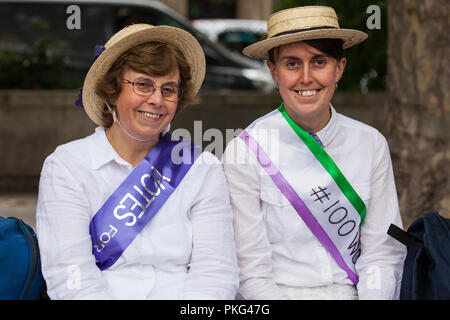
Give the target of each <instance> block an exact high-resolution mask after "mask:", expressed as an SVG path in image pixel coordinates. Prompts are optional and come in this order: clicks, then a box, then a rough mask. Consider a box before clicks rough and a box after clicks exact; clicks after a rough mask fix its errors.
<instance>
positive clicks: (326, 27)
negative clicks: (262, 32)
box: [270, 26, 337, 38]
mask: <svg viewBox="0 0 450 320" xmlns="http://www.w3.org/2000/svg"><path fill="white" fill-rule="evenodd" d="M320 29H337V28H336V27H330V26H323V27H312V28H308V29H297V30H290V31H284V32H280V33H277V34H276V35H274V36H272V37H270V38H275V37H279V36H284V35H287V34H292V33H298V32H305V31H312V30H320Z"/></svg>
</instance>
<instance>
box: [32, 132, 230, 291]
mask: <svg viewBox="0 0 450 320" xmlns="http://www.w3.org/2000/svg"><path fill="white" fill-rule="evenodd" d="M132 170H133V167H132V166H131V165H130V164H129V163H127V162H126V161H124V160H123V159H122V158H121V157H120V156H119V155H118V154H117V153H116V152H115V150H114V149H113V147H112V146H111V144H110V143H109V142H108V140H107V138H106V134H105V131H104V128H102V127H98V128H97V129H96V130H95V133H94V134H92V135H90V136H88V137H86V138H84V139H80V140H76V141H72V142H69V143H67V144H64V145H62V146H59V147H58V148H57V149H56V150H55V152H54V153H53V154H51V155H50V156H49V157H48V158H47V159H46V160H45V162H44V166H43V169H42V173H41V180H40V186H39V195H38V204H37V211H36V225H37V234H38V239H39V246H40V252H41V259H42V271H43V274H44V278H45V280H46V283H47V292H48V295H49V297H50V298H51V299H234V298H235V294H236V292H237V288H238V268H237V261H236V252H235V243H234V238H233V224H232V212H231V207H230V203H229V194H228V190H227V185H226V180H225V176H224V173H223V170H222V166H221V164H220V162H219V161H218V160H217V158H216V157H215V156H214V155H212V154H211V153H208V152H203V153H202V154H201V155H200V157H199V158H198V159H197V160H196V161H195V162H194V164H193V165H192V167H191V169H190V170H189V171H188V173H187V174H186V176H185V177H184V179H183V180H182V181H181V183H180V184H179V186H178V188H177V189H176V190H175V191H174V193H173V194H172V195H171V197H170V198H169V199H168V200H167V202H166V203H165V204H164V205H163V206H162V208H161V209H160V210H159V212H158V213H157V214H156V215H155V217H154V218H153V219H152V220H151V221H150V222H149V223H148V225H147V226H146V227H145V228H144V229H143V230H142V231H141V232H140V233H139V235H138V236H137V237H136V238H135V239H134V241H133V242H132V243H131V244H130V246H129V247H128V248H127V249H126V250H125V251H124V253H123V254H122V256H121V257H120V258H119V259H118V260H117V261H116V263H115V264H114V265H113V266H111V267H110V268H109V269H106V270H104V271H100V270H99V268H98V267H97V266H96V264H95V257H94V255H93V254H92V243H91V237H90V234H89V222H90V220H91V219H92V217H93V216H94V214H95V213H96V212H97V211H98V209H99V208H100V207H101V206H102V205H103V203H104V202H105V201H106V200H107V199H108V198H109V196H110V195H111V194H112V192H114V190H115V189H116V188H117V187H118V186H119V185H120V183H122V181H123V180H124V179H125V178H126V177H127V176H128V175H129V174H130V172H131V171H132Z"/></svg>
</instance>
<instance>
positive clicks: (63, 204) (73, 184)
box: [36, 155, 112, 299]
mask: <svg viewBox="0 0 450 320" xmlns="http://www.w3.org/2000/svg"><path fill="white" fill-rule="evenodd" d="M82 190H83V189H82V188H81V186H80V183H79V182H78V181H77V180H76V178H75V177H74V176H73V175H72V174H71V172H70V170H69V168H66V166H64V165H63V164H62V163H61V161H58V159H57V157H55V156H54V155H52V156H49V157H48V158H47V159H46V160H45V162H44V166H43V168H42V172H41V179H40V182H39V195H38V203H37V211H36V227H37V228H36V230H37V235H38V240H39V248H40V255H41V261H42V272H43V275H44V278H45V281H46V284H47V294H48V296H49V297H50V298H51V299H112V297H111V296H110V294H109V292H110V291H109V288H108V284H107V282H106V281H105V280H104V279H103V278H102V272H101V271H100V270H99V269H98V267H97V266H96V264H95V257H94V255H93V254H92V242H91V236H90V234H89V222H90V219H91V214H90V212H91V208H90V207H89V203H88V201H87V199H86V197H85V195H84V194H83V192H82Z"/></svg>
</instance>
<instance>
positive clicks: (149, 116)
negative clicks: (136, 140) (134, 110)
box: [139, 111, 161, 119]
mask: <svg viewBox="0 0 450 320" xmlns="http://www.w3.org/2000/svg"><path fill="white" fill-rule="evenodd" d="M139 112H140V113H141V114H142V115H144V116H145V117H147V118H152V119H158V118H159V117H161V115H160V114H154V113H150V112H145V111H139Z"/></svg>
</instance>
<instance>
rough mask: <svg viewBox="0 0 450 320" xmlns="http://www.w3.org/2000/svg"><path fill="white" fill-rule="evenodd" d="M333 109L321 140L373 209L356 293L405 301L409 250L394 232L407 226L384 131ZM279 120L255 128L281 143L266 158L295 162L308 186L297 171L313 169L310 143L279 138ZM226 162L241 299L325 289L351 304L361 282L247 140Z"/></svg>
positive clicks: (232, 146) (231, 149) (364, 232)
mask: <svg viewBox="0 0 450 320" xmlns="http://www.w3.org/2000/svg"><path fill="white" fill-rule="evenodd" d="M331 110H332V116H331V119H330V121H329V123H328V124H327V125H326V126H325V127H324V128H323V129H322V130H320V131H319V132H318V133H317V137H318V138H319V139H320V141H321V142H322V144H323V146H324V149H325V150H326V151H327V153H328V154H329V155H330V157H331V158H332V159H333V160H334V162H335V163H336V164H337V166H338V167H339V168H340V170H341V171H342V173H343V174H344V176H345V177H346V178H347V180H348V181H349V182H350V184H351V185H352V186H353V187H354V189H355V190H356V192H357V193H358V194H359V195H360V197H361V199H362V200H363V201H364V203H365V205H366V207H367V213H366V217H365V220H364V223H363V225H362V227H361V232H360V242H361V255H360V257H359V259H358V260H357V262H356V265H355V267H356V271H357V273H358V276H359V282H358V284H357V287H356V289H357V290H355V289H352V290H354V292H355V293H356V292H357V295H358V296H359V299H395V298H398V295H399V288H400V283H401V276H402V271H403V261H404V258H405V255H406V248H405V247H404V246H403V245H402V244H400V243H399V242H397V241H396V240H394V239H392V238H391V237H390V236H388V235H387V234H386V232H387V230H388V227H389V225H390V224H391V223H394V224H396V225H397V226H400V227H401V226H402V221H401V217H400V212H399V207H398V200H397V193H396V188H395V183H394V176H393V170H392V164H391V159H390V155H389V148H388V144H387V142H386V139H385V138H384V137H383V136H382V135H381V134H380V133H379V132H378V131H377V130H376V129H374V128H371V127H369V126H367V125H365V124H363V123H360V122H358V121H355V120H352V119H350V118H348V117H345V116H343V115H340V114H338V113H336V111H335V110H334V108H333V107H331ZM278 116H280V112H279V111H278V110H275V111H273V112H271V113H270V114H268V115H266V116H264V117H262V118H260V119H258V120H256V121H255V122H254V123H253V124H251V125H250V127H249V128H248V130H251V132H252V133H253V134H259V138H260V139H263V140H264V139H270V141H279V143H277V142H275V143H272V144H273V146H272V149H273V150H275V151H274V152H268V151H267V150H266V153H268V154H269V156H270V157H271V160H272V162H274V164H275V165H276V164H277V163H279V162H280V161H283V162H284V163H285V166H286V162H288V166H289V171H288V173H289V175H290V176H289V177H290V178H291V179H292V180H294V179H298V180H297V181H301V179H302V176H300V175H299V176H298V177H295V174H296V173H297V172H298V171H300V170H296V166H305V165H306V166H307V163H305V161H303V160H302V152H303V154H304V151H301V150H300V149H299V148H298V147H297V146H298V145H299V144H300V143H302V142H301V140H300V138H298V137H297V136H296V135H295V134H294V135H289V137H287V135H282V134H280V136H279V137H278V138H277V139H279V140H277V139H274V137H273V135H275V134H278V132H277V131H275V130H272V129H273V128H271V127H270V126H268V123H271V121H273V117H278ZM280 117H281V119H280V121H285V120H284V118H283V117H282V116H280ZM268 120H271V121H268ZM265 137H268V138H265ZM258 140H259V139H258ZM277 148H278V149H277ZM273 150H272V151H273ZM271 154H272V156H273V157H275V158H276V159H273V158H272V156H271ZM302 162H303V163H302ZM222 163H223V165H224V170H225V175H226V177H227V181H228V185H229V191H230V196H231V205H232V207H233V211H234V227H235V237H236V246H237V253H238V262H239V267H240V289H239V293H240V295H241V296H242V297H244V298H245V299H289V298H294V299H295V298H298V297H300V296H302V295H303V296H305V297H306V298H308V297H310V298H314V297H321V295H320V294H316V293H318V292H319V291H320V288H323V290H325V291H326V290H329V291H330V292H331V293H332V292H333V291H334V292H335V293H337V294H336V295H334V296H333V295H331V297H335V298H336V297H338V298H339V292H342V294H348V295H349V298H350V296H351V295H352V293H351V290H350V291H349V290H345V287H346V286H347V287H348V288H352V286H353V283H352V282H351V280H350V279H349V278H348V276H347V274H346V272H345V271H344V270H342V269H341V268H340V267H339V266H338V265H337V263H336V262H335V261H334V259H333V258H332V257H331V255H330V254H329V253H328V251H327V250H326V249H325V248H324V247H323V246H322V245H321V243H320V242H319V241H318V240H317V239H316V237H315V236H314V235H313V234H312V232H311V231H310V229H309V228H308V227H307V226H306V224H305V223H304V222H303V220H302V219H301V218H300V217H299V216H298V214H297V212H296V211H295V209H294V208H293V207H292V205H291V204H290V203H289V201H288V200H287V199H286V197H285V196H284V195H283V194H282V193H281V192H280V190H279V189H278V188H277V186H276V185H275V184H274V182H273V181H272V179H271V178H270V176H269V175H268V174H267V173H266V172H265V171H264V169H263V168H262V167H261V165H260V164H259V163H258V161H257V160H256V158H255V156H254V154H253V152H252V151H250V150H249V149H248V147H247V145H246V144H245V142H243V141H242V140H241V139H240V138H235V139H233V140H232V141H231V142H230V143H229V145H228V146H227V149H226V151H225V153H224V156H223V158H222ZM339 285H341V286H339ZM305 288H306V289H308V288H310V290H309V291H308V290H306V291H305ZM339 288H340V289H339ZM342 288H344V290H341V289H342ZM318 289H319V291H318Z"/></svg>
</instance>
